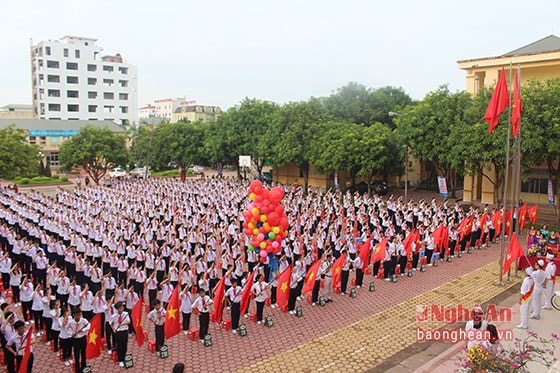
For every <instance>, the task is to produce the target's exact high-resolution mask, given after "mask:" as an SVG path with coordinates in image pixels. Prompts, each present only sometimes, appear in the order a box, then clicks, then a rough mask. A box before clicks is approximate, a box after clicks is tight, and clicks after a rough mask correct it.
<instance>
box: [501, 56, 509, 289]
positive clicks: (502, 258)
mask: <svg viewBox="0 0 560 373" xmlns="http://www.w3.org/2000/svg"><path fill="white" fill-rule="evenodd" d="M511 65H512V63H511V62H510V69H509V74H510V79H509V81H510V82H511ZM510 97H511V94H510ZM510 100H511V98H510ZM508 118H511V101H510V105H508ZM509 122H510V120H508V129H507V131H506V132H507V141H506V168H505V175H504V183H503V184H504V194H503V201H502V202H503V216H504V224H503V226H502V228H504V229H500V230H501V232H500V233H501V237H500V281H499V282H498V285H499V286H503V285H504V251H505V230H506V229H507V228H505V217H506V215H507V214H506V208H507V185H508V177H509V170H508V169H509V141H510V134H509V132H510V130H509V128H510V124H509Z"/></svg>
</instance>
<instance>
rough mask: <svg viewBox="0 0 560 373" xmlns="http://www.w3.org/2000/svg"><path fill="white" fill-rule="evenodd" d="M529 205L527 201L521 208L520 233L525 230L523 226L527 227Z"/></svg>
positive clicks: (519, 218)
mask: <svg viewBox="0 0 560 373" xmlns="http://www.w3.org/2000/svg"><path fill="white" fill-rule="evenodd" d="M527 207H528V204H527V203H525V204H524V205H523V206H522V207H521V208H520V209H519V217H518V220H519V233H521V232H523V228H525V221H526V220H527V215H528V214H527Z"/></svg>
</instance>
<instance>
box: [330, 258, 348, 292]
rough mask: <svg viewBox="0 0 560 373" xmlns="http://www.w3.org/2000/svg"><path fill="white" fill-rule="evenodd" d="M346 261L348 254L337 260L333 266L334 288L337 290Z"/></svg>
mask: <svg viewBox="0 0 560 373" xmlns="http://www.w3.org/2000/svg"><path fill="white" fill-rule="evenodd" d="M345 261H346V254H343V255H341V256H340V257H339V258H338V259H337V260H335V261H334V263H333V266H332V274H331V276H332V288H333V289H334V288H336V287H337V285H338V283H339V282H340V279H341V276H342V266H343V265H344V262H345Z"/></svg>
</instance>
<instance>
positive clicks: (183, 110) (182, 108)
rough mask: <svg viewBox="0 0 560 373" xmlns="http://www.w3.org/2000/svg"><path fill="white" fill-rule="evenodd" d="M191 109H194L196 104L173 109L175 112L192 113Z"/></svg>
mask: <svg viewBox="0 0 560 373" xmlns="http://www.w3.org/2000/svg"><path fill="white" fill-rule="evenodd" d="M193 111H196V106H195V105H189V106H179V107H178V108H177V109H175V114H179V113H192V112H193Z"/></svg>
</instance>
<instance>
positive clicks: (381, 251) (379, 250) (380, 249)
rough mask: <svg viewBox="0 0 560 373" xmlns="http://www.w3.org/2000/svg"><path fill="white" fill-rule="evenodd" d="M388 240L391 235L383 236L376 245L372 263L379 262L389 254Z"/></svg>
mask: <svg viewBox="0 0 560 373" xmlns="http://www.w3.org/2000/svg"><path fill="white" fill-rule="evenodd" d="M388 240H389V237H383V239H382V240H381V242H380V243H378V244H377V245H375V250H374V251H373V256H372V258H371V262H372V263H375V262H378V261H380V260H383V259H385V256H386V255H387V241H388Z"/></svg>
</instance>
